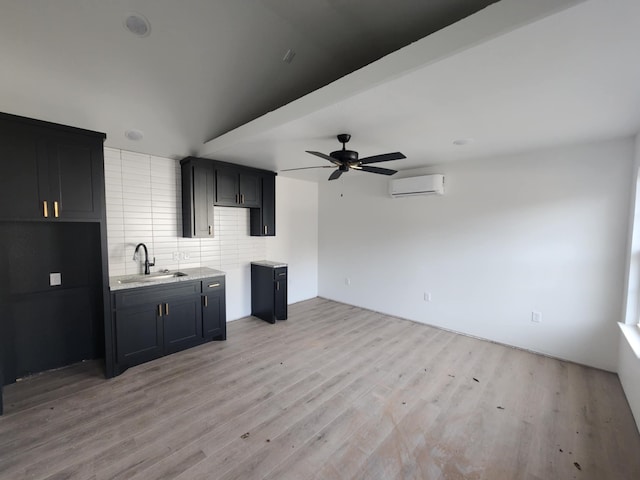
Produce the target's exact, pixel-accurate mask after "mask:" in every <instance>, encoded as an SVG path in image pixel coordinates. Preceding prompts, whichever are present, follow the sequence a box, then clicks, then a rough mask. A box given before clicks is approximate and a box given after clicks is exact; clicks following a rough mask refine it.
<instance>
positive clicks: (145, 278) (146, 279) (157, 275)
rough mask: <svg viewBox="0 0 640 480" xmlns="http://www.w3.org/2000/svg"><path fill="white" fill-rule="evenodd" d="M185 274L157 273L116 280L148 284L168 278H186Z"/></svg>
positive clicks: (121, 282)
mask: <svg viewBox="0 0 640 480" xmlns="http://www.w3.org/2000/svg"><path fill="white" fill-rule="evenodd" d="M186 276H187V274H186V273H182V272H157V273H152V274H150V275H136V276H135V277H129V278H123V279H121V280H118V283H120V284H123V283H140V282H143V283H149V282H157V281H159V280H168V279H170V278H176V277H186Z"/></svg>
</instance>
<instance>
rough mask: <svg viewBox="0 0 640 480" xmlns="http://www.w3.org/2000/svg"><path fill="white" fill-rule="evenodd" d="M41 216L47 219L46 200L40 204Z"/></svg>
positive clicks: (47, 208) (47, 207)
mask: <svg viewBox="0 0 640 480" xmlns="http://www.w3.org/2000/svg"><path fill="white" fill-rule="evenodd" d="M42 214H43V215H44V218H49V206H48V205H47V201H46V200H44V201H43V202H42Z"/></svg>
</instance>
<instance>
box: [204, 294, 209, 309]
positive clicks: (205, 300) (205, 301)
mask: <svg viewBox="0 0 640 480" xmlns="http://www.w3.org/2000/svg"><path fill="white" fill-rule="evenodd" d="M204 306H205V307H208V306H209V299H208V298H207V296H206V295H205V296H204Z"/></svg>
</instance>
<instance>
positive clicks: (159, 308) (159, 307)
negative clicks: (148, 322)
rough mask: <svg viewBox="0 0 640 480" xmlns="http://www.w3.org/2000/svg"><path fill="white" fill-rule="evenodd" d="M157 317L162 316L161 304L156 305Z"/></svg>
mask: <svg viewBox="0 0 640 480" xmlns="http://www.w3.org/2000/svg"><path fill="white" fill-rule="evenodd" d="M158 316H159V317H161V316H162V304H161V303H159V304H158Z"/></svg>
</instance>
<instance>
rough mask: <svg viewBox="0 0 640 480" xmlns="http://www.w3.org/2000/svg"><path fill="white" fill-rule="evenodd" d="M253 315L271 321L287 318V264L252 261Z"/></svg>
mask: <svg viewBox="0 0 640 480" xmlns="http://www.w3.org/2000/svg"><path fill="white" fill-rule="evenodd" d="M251 315H253V316H254V317H258V318H261V319H262V320H264V321H266V322H269V323H276V320H286V319H287V266H286V265H284V264H282V263H277V262H268V261H262V262H252V263H251Z"/></svg>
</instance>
